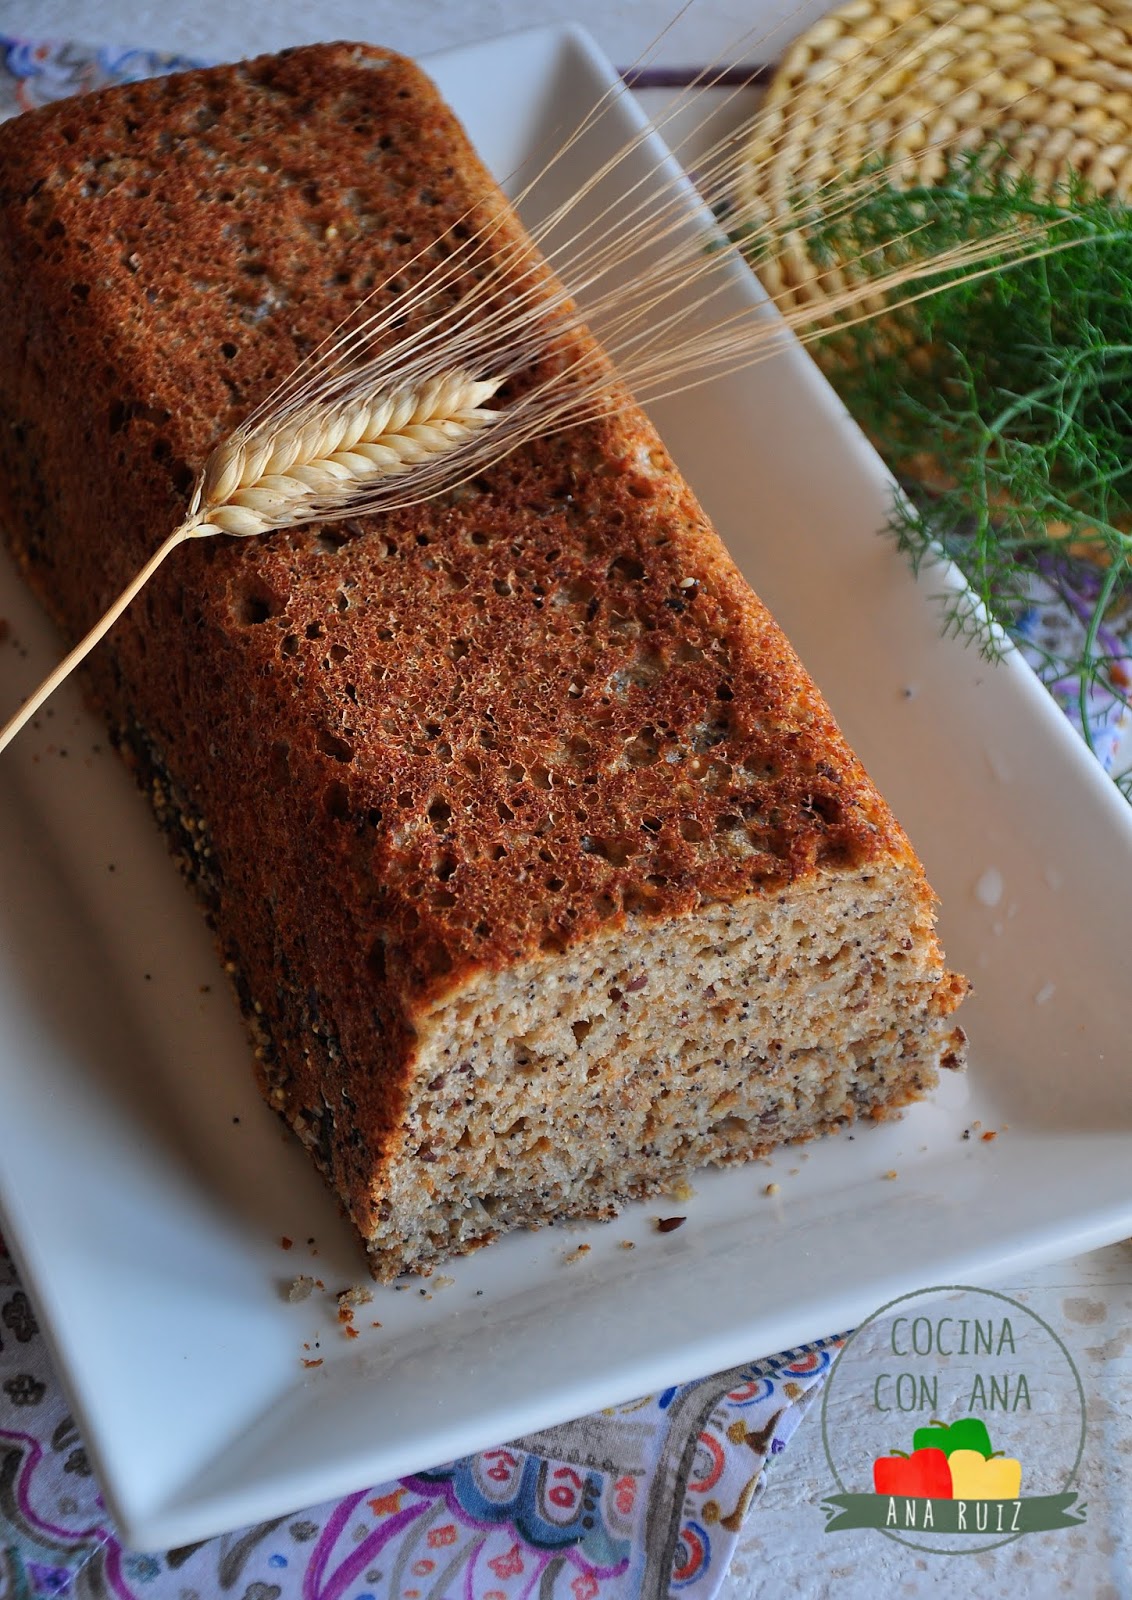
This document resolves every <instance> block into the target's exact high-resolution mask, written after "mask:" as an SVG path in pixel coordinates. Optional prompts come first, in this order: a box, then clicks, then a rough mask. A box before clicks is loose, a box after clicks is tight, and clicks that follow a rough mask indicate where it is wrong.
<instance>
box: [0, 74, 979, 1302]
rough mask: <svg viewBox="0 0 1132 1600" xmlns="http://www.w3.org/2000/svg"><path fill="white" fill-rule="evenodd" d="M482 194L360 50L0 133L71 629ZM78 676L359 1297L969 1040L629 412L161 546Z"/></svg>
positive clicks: (875, 803)
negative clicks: (347, 510) (201, 924)
mask: <svg viewBox="0 0 1132 1600" xmlns="http://www.w3.org/2000/svg"><path fill="white" fill-rule="evenodd" d="M501 204H502V202H501V199H500V196H499V193H498V191H497V190H496V189H495V187H494V185H493V184H492V182H491V180H490V178H489V176H488V175H487V173H486V171H485V170H484V169H483V167H482V166H481V164H480V162H479V161H478V159H477V158H476V156H475V154H474V153H473V151H472V150H471V149H470V148H469V145H468V142H467V139H466V137H465V135H464V134H463V132H462V130H461V128H460V127H459V125H458V123H457V122H456V120H455V119H454V117H453V116H452V114H451V113H450V112H449V111H448V110H447V109H446V107H445V106H444V105H443V103H442V102H441V101H440V99H439V98H438V96H437V93H436V91H435V89H434V88H433V87H432V86H431V84H430V83H429V82H428V80H427V79H426V78H425V77H424V76H423V75H422V74H421V72H420V71H419V70H418V69H417V68H416V67H414V66H413V65H412V64H411V63H409V62H408V61H405V60H402V59H400V58H398V57H396V56H393V55H390V54H388V53H386V52H384V51H381V50H377V49H374V48H371V47H368V46H359V45H348V44H340V45H327V46H316V47H312V48H308V49H301V50H294V51H289V52H285V53H284V54H282V55H279V56H275V57H268V58H263V59H260V60H257V61H252V62H250V63H245V64H242V65H238V66H232V67H223V68H219V69H216V70H209V71H202V72H195V73H189V74H186V75H183V76H178V77H172V78H164V79H158V80H154V81H151V82H146V83H140V84H136V85H131V86H128V87H124V88H117V89H112V90H108V91H105V92H103V93H100V94H98V95H95V96H91V97H89V98H86V99H84V100H82V101H71V102H62V103H59V104H57V105H54V106H51V107H48V108H45V109H43V110H40V111H37V112H34V113H30V114H28V115H26V116H23V117H21V118H18V119H17V120H15V121H13V122H11V123H9V124H7V125H6V126H4V127H3V128H0V321H2V325H3V326H2V333H3V337H2V338H0V526H2V528H3V531H4V533H5V535H6V537H7V539H8V541H9V542H10V545H11V547H12V549H13V550H14V552H15V554H16V556H17V558H18V560H19V562H20V563H21V566H22V569H23V570H24V572H25V573H26V575H27V578H28V580H29V581H30V582H31V583H32V584H33V585H34V587H35V589H36V590H37V591H38V593H39V595H40V596H41V598H42V600H43V603H44V604H45V605H46V606H47V607H48V609H49V610H50V612H51V613H52V615H53V616H54V617H55V618H56V619H57V621H58V622H59V624H60V626H61V627H62V629H63V630H64V632H65V633H66V634H68V635H69V636H78V635H79V634H80V633H81V632H82V631H83V630H85V629H86V628H87V627H88V626H89V625H90V624H91V623H92V622H93V621H94V619H95V618H96V617H97V616H98V615H99V614H100V613H101V611H102V610H103V608H104V607H105V606H106V605H107V604H108V603H109V602H110V600H111V599H112V598H113V597H114V596H115V595H116V594H117V593H118V592H119V590H120V589H121V588H122V587H123V586H124V585H125V583H126V582H127V581H128V580H129V578H130V577H131V576H132V575H133V574H134V572H135V571H136V570H137V569H138V568H139V566H140V565H141V563H142V562H143V560H144V559H145V558H146V557H148V556H149V555H150V554H151V553H152V551H153V550H154V549H155V548H156V547H157V545H158V544H159V543H160V541H161V540H162V539H163V538H164V537H165V536H166V535H167V534H168V533H169V532H170V531H171V530H172V529H173V528H174V527H175V526H176V525H177V524H178V523H179V522H180V521H181V519H182V518H183V516H184V514H185V509H186V502H187V498H188V495H189V493H190V490H191V487H192V484H193V482H194V479H195V477H196V474H197V473H198V472H199V470H200V468H201V466H202V464H203V462H204V460H205V459H206V457H207V455H208V453H209V451H210V450H211V449H212V447H213V446H214V445H215V444H216V443H217V442H218V440H221V439H223V438H224V437H225V435H226V434H227V433H228V432H230V430H231V429H232V428H233V427H234V426H235V425H236V424H237V423H238V422H239V421H240V420H241V419H242V418H243V417H244V416H245V415H246V414H247V413H248V411H249V410H250V409H251V408H252V407H254V406H255V405H256V404H258V403H259V402H260V400H261V399H262V398H263V397H264V395H265V394H266V393H267V392H268V391H269V390H270V389H271V388H272V386H273V385H274V384H275V383H276V382H277V381H278V380H279V378H280V377H281V376H283V375H284V374H286V373H287V372H289V371H290V370H291V368H292V367H293V366H294V365H295V363H296V362H297V361H299V360H301V359H302V357H303V356H304V355H306V354H307V353H308V352H309V351H310V350H311V349H312V348H313V347H314V346H315V345H317V344H318V342H319V341H320V340H321V339H322V338H323V337H324V336H325V335H326V334H327V333H328V331H329V330H331V329H333V328H334V327H335V326H336V325H337V324H338V323H339V322H340V321H341V319H342V318H343V317H344V316H345V315H347V313H349V312H350V311H351V309H352V308H353V307H354V306H355V304H356V303H357V302H358V300H359V299H360V298H361V297H362V296H363V295H365V294H367V293H368V292H369V291H370V290H371V289H373V288H374V286H375V285H378V286H380V285H382V284H384V283H385V280H387V279H389V278H392V283H391V284H389V285H387V286H386V287H384V288H379V294H380V295H384V296H387V297H388V296H390V295H392V294H393V293H395V292H397V290H398V289H402V288H404V286H405V285H406V284H410V283H412V282H414V281H417V278H418V277H419V276H420V274H422V273H423V272H424V271H425V270H426V269H427V267H428V265H429V264H430V263H431V262H432V261H433V260H434V259H435V253H430V252H429V251H428V250H427V249H423V247H427V246H428V245H430V243H431V241H433V240H435V239H436V238H437V236H438V235H439V234H440V233H441V232H442V230H444V229H446V228H449V227H454V228H455V230H456V235H455V236H456V237H459V236H460V231H461V230H467V229H474V228H475V227H476V226H477V225H478V223H479V222H480V221H481V220H482V219H483V218H484V217H486V216H488V215H498V213H499V210H500V207H501ZM521 237H522V235H521V232H520V229H519V225H518V223H517V222H516V221H515V220H514V219H513V218H511V217H509V216H508V217H505V218H504V220H503V221H502V223H501V224H500V225H499V228H498V231H497V234H496V240H497V243H498V245H499V247H500V248H502V247H503V246H504V245H505V244H506V243H507V241H508V240H511V241H514V240H518V239H520V238H521ZM422 250H423V253H421V252H422ZM457 289H458V286H457V288H453V289H452V290H451V291H450V292H451V293H453V294H454V293H456V292H457ZM378 303H380V302H378ZM568 338H569V340H571V341H573V344H574V345H575V346H576V347H578V348H583V347H586V348H589V349H590V350H591V351H592V345H591V346H587V337H586V336H585V335H584V334H576V333H570V334H569V335H568ZM535 376H538V374H537V373H536V374H535ZM88 681H89V687H90V691H91V693H92V694H93V696H94V699H95V701H96V703H97V705H98V706H99V707H100V708H101V710H102V712H103V713H104V715H105V716H106V717H107V719H108V721H109V724H110V727H111V729H112V731H113V734H114V737H115V740H116V741H117V743H118V744H119V746H120V748H121V749H122V751H123V752H124V753H125V755H126V757H127V759H128V760H129V762H130V763H131V764H132V766H133V767H134V769H135V771H136V773H137V775H138V777H139V779H140V781H141V782H142V784H143V785H144V786H145V787H146V788H147V789H148V791H149V793H150V795H151V797H152V800H153V804H154V807H155V809H156V813H157V816H158V818H159V820H160V822H161V824H162V825H163V827H164V828H165V829H166V830H167V832H168V835H169V838H170V840H171V842H172V844H173V846H174V849H175V851H176V852H177V853H178V855H179V857H180V859H181V861H182V863H183V864H184V866H185V869H186V871H187V873H188V875H189V877H190V878H191V879H192V881H193V882H194V883H195V885H196V888H197V890H198V892H199V894H200V897H201V898H202V900H203V902H204V905H205V907H206V908H207V912H208V914H209V916H210V918H211V920H212V923H213V925H214V927H215V930H216V934H217V938H218V941H219V944H220V947H221V951H222V954H223V958H224V960H225V962H226V963H227V964H228V967H229V970H230V971H231V972H233V974H234V978H235V984H236V987H237V991H238V995H239V999H240V1002H241V1005H242V1007H243V1010H244V1012H245V1015H246V1017H247V1019H248V1022H249V1025H250V1028H251V1030H252V1033H253V1035H254V1039H255V1046H256V1048H255V1055H256V1059H257V1062H258V1072H259V1075H260V1078H261V1081H262V1086H263V1090H264V1093H265V1094H266V1096H267V1098H268V1100H269V1102H270V1103H271V1105H272V1106H274V1107H275V1108H276V1109H277V1110H278V1111H279V1112H280V1113H281V1114H282V1115H283V1116H284V1117H285V1118H286V1120H287V1122H288V1123H289V1124H290V1126H291V1127H292V1128H293V1129H294V1130H295V1132H296V1133H297V1135H298V1137H299V1138H300V1139H301V1140H302V1141H303V1143H304V1145H306V1146H307V1147H308V1149H309V1151H310V1153H311V1155H312V1156H313V1158H314V1160H315V1161H316V1162H317V1163H318V1165H319V1167H320V1168H321V1169H322V1171H323V1172H324V1173H325V1175H326V1177H327V1179H328V1181H329V1182H330V1184H331V1185H332V1186H333V1188H334V1190H335V1191H336V1192H337V1194H338V1195H339V1196H340V1198H341V1201H342V1203H343V1205H344V1206H345V1208H346V1209H347V1211H348V1213H349V1215H350V1217H351V1218H352V1219H353V1222H354V1224H355V1225H356V1227H357V1229H358V1231H359V1233H360V1235H361V1237H362V1238H363V1240H364V1241H365V1243H366V1246H367V1248H368V1250H369V1252H370V1260H371V1265H372V1270H373V1271H374V1273H375V1275H377V1276H378V1277H381V1278H388V1277H390V1276H392V1275H394V1274H396V1273H398V1272H400V1271H403V1270H406V1269H408V1270H419V1271H427V1270H429V1268H430V1267H431V1266H432V1264H434V1263H435V1262H437V1261H438V1260H440V1259H442V1258H444V1257H446V1256H449V1255H451V1254H453V1253H455V1252H461V1251H466V1250H469V1249H471V1248H473V1247H474V1246H477V1245H481V1244H484V1243H485V1242H486V1241H488V1240H490V1239H492V1238H493V1237H495V1236H496V1235H497V1234H499V1233H501V1232H503V1231H504V1230H506V1229H510V1228H514V1227H517V1226H521V1225H528V1224H538V1223H541V1222H546V1221H549V1220H552V1219H555V1218H565V1217H605V1216H609V1215H611V1214H613V1213H614V1212H615V1211H616V1210H617V1208H618V1207H620V1206H621V1205H622V1204H623V1203H624V1202H625V1201H627V1200H629V1199H630V1198H632V1197H636V1196H644V1195H648V1194H651V1193H657V1192H663V1191H666V1190H668V1189H670V1188H671V1187H672V1186H673V1185H674V1184H675V1183H677V1182H678V1181H679V1180H680V1179H681V1178H682V1177H684V1176H685V1175H686V1174H687V1173H688V1172H689V1170H690V1169H692V1168H694V1167H696V1166H697V1165H700V1164H703V1163H709V1162H733V1161H739V1160H746V1159H748V1158H750V1157H752V1156H754V1155H756V1154H759V1153H762V1152H765V1151H767V1150H768V1149H770V1148H771V1147H772V1146H774V1145H777V1144H779V1143H781V1142H783V1141H787V1140H795V1139H807V1138H810V1137H811V1136H813V1135H816V1134H820V1133H822V1132H824V1131H826V1130H830V1129H834V1128H837V1127H839V1126H841V1125H843V1124H845V1123H846V1122H848V1121H851V1120H852V1119H854V1118H856V1117H859V1116H868V1117H883V1116H884V1115H886V1114H887V1113H888V1112H890V1111H891V1110H892V1109H893V1108H895V1107H899V1106H902V1105H904V1104H906V1103H907V1102H908V1101H910V1100H913V1099H914V1098H916V1097H918V1096H920V1095H922V1094H923V1093H924V1092H925V1091H927V1090H928V1089H930V1088H931V1087H932V1085H933V1084H934V1083H935V1082H936V1073H937V1068H938V1066H939V1065H940V1063H941V1062H942V1063H943V1064H944V1065H948V1066H956V1065H959V1064H960V1062H961V1059H962V1046H963V1037H962V1033H961V1030H959V1029H958V1028H956V1027H955V1025H954V1022H953V1020H952V1013H953V1011H954V1009H955V1007H956V1005H957V1004H958V1002H959V1000H960V999H961V998H962V995H963V992H964V988H965V985H964V983H963V980H962V979H960V978H958V977H956V976H955V975H954V974H951V973H949V972H948V971H947V969H946V967H945V963H944V959H943V955H942V953H941V950H940V948H939V945H938V942H937V939H936V937H935V933H934V921H933V897H932V894H931V891H930V890H929V888H928V886H927V884H926V882H925V880H924V876H923V872H922V869H921V867H920V865H919V863H918V861H917V859H916V856H915V854H914V853H913V850H912V848H911V846H910V845H909V842H908V840H907V838H906V837H905V835H904V833H903V832H902V831H901V829H900V827H899V826H898V824H897V822H896V821H895V820H894V818H893V816H892V815H891V813H890V811H889V809H888V807H887V806H886V804H885V802H884V801H883V800H882V798H881V797H880V795H879V794H878V793H877V792H876V790H875V788H874V787H873V786H872V784H871V783H870V781H869V779H868V777H867V776H866V774H865V772H864V771H863V769H862V767H861V765H860V763H859V762H858V761H857V759H856V758H855V757H854V755H853V754H852V752H851V751H850V750H849V749H848V747H847V746H846V743H845V741H844V739H843V738H842V736H841V734H840V733H839V731H838V729H837V727H836V726H835V724H834V722H833V720H832V718H831V716H830V713H829V711H828V709H827V708H826V706H825V705H824V703H823V701H822V699H821V698H820V696H819V694H818V692H817V690H816V689H815V687H814V685H813V683H812V682H811V681H810V679H809V678H808V677H807V676H806V674H805V672H804V670H803V669H802V667H801V665H800V664H799V662H798V660H797V658H796V657H795V655H794V653H793V651H792V650H791V648H790V646H789V644H788V643H787V641H786V639H785V638H784V637H783V635H782V633H781V632H780V631H779V629H778V628H777V626H776V625H775V623H774V622H773V621H772V619H771V618H770V616H769V615H768V613H767V612H766V610H765V608H764V607H763V606H762V605H761V604H760V602H759V601H758V600H757V599H756V597H755V596H754V595H753V594H752V593H751V591H750V590H749V588H748V587H747V585H746V584H745V583H744V581H743V579H742V578H741V577H740V575H739V573H738V572H737V570H736V568H735V567H734V565H733V564H732V562H731V560H730V559H729V557H728V556H727V554H726V552H725V551H724V549H723V547H722V545H721V544H720V541H719V539H718V537H717V536H716V534H715V533H714V532H713V530H712V529H711V527H710V526H709V525H708V523H707V521H706V520H705V518H704V515H703V513H702V511H701V510H700V508H699V507H698V505H697V503H696V501H695V499H694V498H693V496H692V494H691V492H690V490H689V489H688V487H687V486H686V485H685V483H684V482H683V481H682V480H681V478H680V477H679V475H678V473H677V472H676V470H675V469H674V467H673V465H672V463H671V461H670V460H669V458H668V456H667V455H666V454H665V451H664V449H663V446H662V445H661V443H660V441H659V439H658V438H657V436H656V434H655V432H654V431H653V429H652V427H651V425H650V424H649V422H648V421H647V419H646V418H645V417H644V416H643V415H642V414H641V413H640V412H639V411H636V410H634V409H632V408H628V409H625V410H622V411H621V412H619V413H618V414H616V415H609V416H605V417H602V418H600V419H599V420H597V421H593V422H588V423H586V424H584V425H581V426H578V427H576V428H574V429H573V430H571V431H568V432H563V433H559V434H557V435H555V436H553V437H548V438H543V439H538V440H535V441H533V442H531V443H529V444H527V445H525V446H523V447H522V449H521V450H519V451H518V452H517V453H516V454H514V455H512V456H511V457H510V458H508V459H506V460H504V461H503V462H501V463H500V464H498V465H497V466H495V467H493V468H491V469H490V470H488V471H486V472H485V473H484V474H483V475H482V476H481V477H479V478H477V479H475V481H474V482H472V483H468V484H465V485H463V486H461V487H460V488H458V489H455V490H452V491H451V492H449V493H447V494H446V495H444V496H442V497H441V498H439V499H435V500H433V501H431V502H429V503H424V504H418V505H415V506H410V507H408V508H404V509H400V510H395V511H391V512H389V513H388V514H385V515H382V516H372V515H371V516H367V517H366V518H364V519H361V520H357V521H347V522H344V523H336V524H333V525H330V524H326V525H322V526H309V527H303V528H299V529H295V530H290V531H286V532H276V533H272V534H269V535H266V536H264V537H262V538H250V539H243V540H229V539H224V538H213V539H211V540H208V541H201V542H199V543H194V544H190V545H186V546H183V547H182V548H180V549H179V550H177V551H176V552H175V553H174V554H173V556H172V557H171V558H170V560H169V561H168V562H167V563H166V564H165V566H164V567H163V568H162V569H161V570H160V572H159V573H158V575H157V576H156V578H155V579H154V580H153V582H152V583H151V585H150V586H149V588H148V589H147V590H146V591H145V592H144V593H143V595H142V597H141V598H140V599H139V600H138V601H137V602H135V604H134V605H133V606H132V608H131V609H130V611H129V612H128V613H127V615H126V617H125V619H124V620H123V621H122V622H121V623H120V624H119V625H118V626H117V628H116V629H115V630H114V632H113V633H112V634H111V636H110V638H109V639H108V641H107V642H106V643H105V644H103V645H102V646H100V647H99V650H98V651H97V652H96V654H95V656H94V657H93V658H92V661H91V666H90V671H89V679H88ZM186 1070H191V1067H187V1068H186Z"/></svg>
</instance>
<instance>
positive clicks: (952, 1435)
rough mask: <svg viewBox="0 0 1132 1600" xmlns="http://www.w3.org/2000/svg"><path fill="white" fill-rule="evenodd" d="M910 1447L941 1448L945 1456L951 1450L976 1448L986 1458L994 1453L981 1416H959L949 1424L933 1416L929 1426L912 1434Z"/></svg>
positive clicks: (914, 1448)
mask: <svg viewBox="0 0 1132 1600" xmlns="http://www.w3.org/2000/svg"><path fill="white" fill-rule="evenodd" d="M912 1449H913V1450H931V1449H935V1450H942V1451H943V1453H944V1455H945V1456H949V1455H950V1454H951V1452H952V1451H953V1450H977V1451H978V1452H979V1454H980V1455H983V1456H985V1457H986V1458H987V1459H988V1460H989V1459H990V1457H991V1456H992V1455H994V1451H993V1450H992V1449H991V1442H990V1434H989V1433H988V1432H987V1425H986V1423H985V1422H984V1421H983V1420H982V1418H981V1417H960V1419H959V1421H958V1422H953V1423H951V1424H950V1426H949V1425H948V1424H947V1423H946V1422H939V1421H938V1420H937V1419H936V1418H935V1417H933V1418H932V1420H931V1426H930V1427H927V1428H917V1429H916V1431H915V1433H914V1434H913V1435H912Z"/></svg>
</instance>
